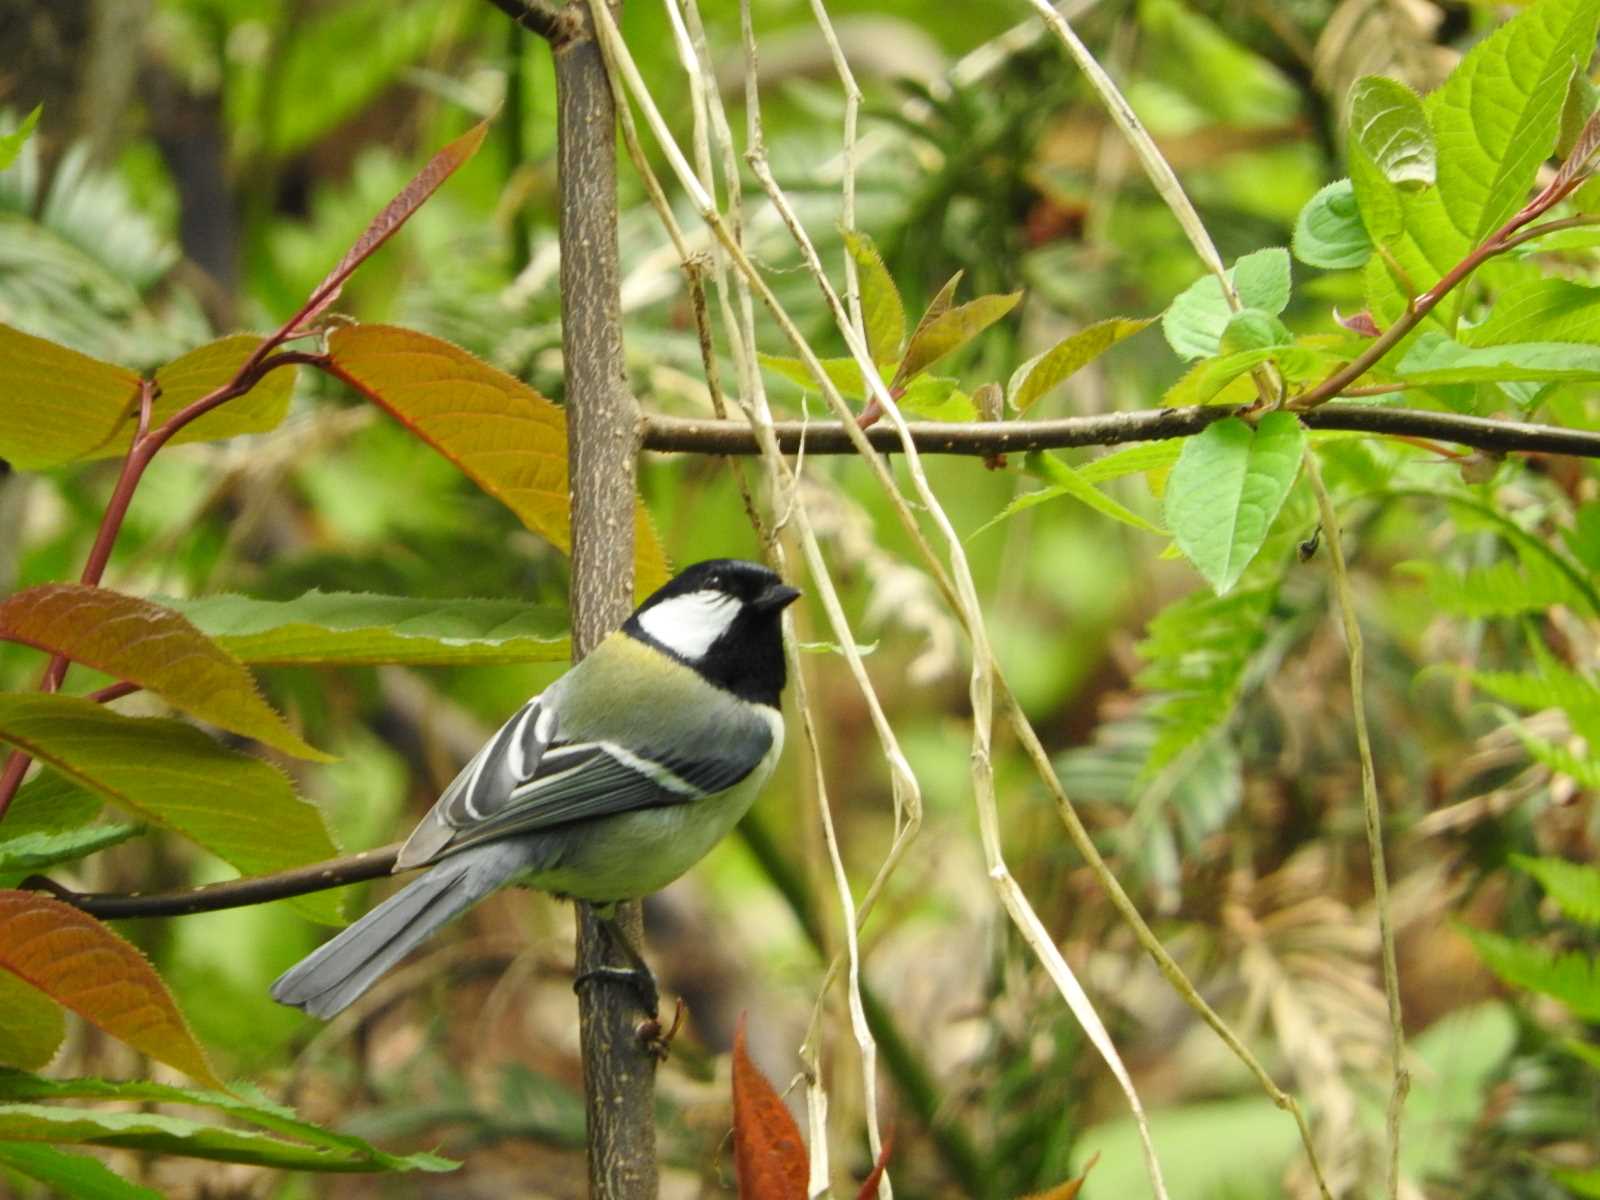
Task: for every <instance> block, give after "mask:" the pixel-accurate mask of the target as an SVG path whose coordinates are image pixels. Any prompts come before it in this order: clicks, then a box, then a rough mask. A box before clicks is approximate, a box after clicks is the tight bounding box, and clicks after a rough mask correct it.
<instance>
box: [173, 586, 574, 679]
mask: <svg viewBox="0 0 1600 1200" xmlns="http://www.w3.org/2000/svg"><path fill="white" fill-rule="evenodd" d="M162 603H163V604H165V605H167V606H168V607H170V608H173V609H175V610H177V611H178V612H181V613H183V614H184V616H186V617H187V618H188V619H189V620H191V621H193V622H194V623H195V625H196V626H198V627H199V628H200V629H201V630H203V631H204V632H205V633H206V634H207V635H208V636H210V637H211V638H212V639H213V640H214V641H215V642H216V643H217V644H218V645H220V646H222V647H223V648H224V649H226V650H227V651H229V652H230V653H231V654H233V655H234V656H235V657H237V658H239V659H240V660H242V661H244V662H248V663H257V664H272V665H291V664H295V665H324V666H328V665H339V666H357V665H367V664H378V663H404V664H406V665H408V666H450V665H456V664H467V663H471V664H476V665H479V666H492V665H496V664H504V663H532V662H565V661H566V659H567V658H568V657H569V655H570V645H569V643H568V640H567V617H566V613H564V612H563V611H561V610H560V609H557V608H550V607H540V606H536V605H530V604H526V603H524V602H523V601H521V600H414V599H411V598H410V597H407V596H376V595H372V594H370V593H365V592H361V593H357V592H322V591H310V592H307V593H305V595H303V596H299V597H297V598H295V599H293V600H257V599H255V598H254V597H251V596H237V595H219V596H203V597H200V598H198V599H192V600H175V599H167V598H163V599H162Z"/></svg>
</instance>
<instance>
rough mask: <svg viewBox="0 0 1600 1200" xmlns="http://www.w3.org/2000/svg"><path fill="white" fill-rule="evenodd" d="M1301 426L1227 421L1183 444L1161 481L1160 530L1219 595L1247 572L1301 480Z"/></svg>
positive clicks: (1286, 416)
mask: <svg viewBox="0 0 1600 1200" xmlns="http://www.w3.org/2000/svg"><path fill="white" fill-rule="evenodd" d="M1305 441H1306V433H1305V427H1304V426H1303V425H1301V424H1300V421H1299V418H1297V417H1295V416H1294V415H1293V414H1291V413H1285V412H1276V413H1268V414H1267V415H1266V416H1264V417H1263V418H1262V419H1261V421H1260V423H1259V424H1258V425H1257V426H1256V427H1255V428H1251V426H1249V425H1247V424H1246V423H1245V422H1243V421H1241V420H1239V418H1237V417H1228V418H1227V419H1225V420H1222V421H1218V422H1216V423H1215V424H1213V425H1211V426H1209V427H1207V428H1206V429H1205V430H1204V431H1202V432H1201V433H1198V434H1196V435H1195V436H1194V437H1192V438H1190V439H1188V441H1187V442H1186V443H1185V444H1184V447H1183V452H1182V454H1181V455H1180V456H1179V458H1178V462H1177V465H1176V466H1174V467H1173V469H1172V476H1171V478H1170V479H1169V480H1168V481H1167V494H1166V515H1167V525H1168V526H1169V527H1170V528H1171V530H1172V535H1173V539H1174V540H1175V541H1176V542H1177V544H1178V547H1179V548H1180V549H1181V550H1182V551H1183V553H1184V555H1185V556H1186V557H1187V558H1188V559H1189V561H1190V562H1191V563H1193V564H1194V566H1195V569H1196V570H1198V571H1199V572H1200V574H1202V575H1203V576H1205V578H1206V579H1207V581H1209V582H1210V584H1211V586H1212V587H1213V588H1214V589H1215V590H1216V592H1217V594H1218V595H1222V594H1224V593H1226V592H1227V591H1228V590H1229V589H1230V588H1232V587H1233V585H1234V584H1235V583H1237V582H1238V580H1239V576H1240V575H1242V574H1243V573H1244V569H1245V567H1247V566H1249V565H1250V560H1251V559H1252V558H1254V557H1255V556H1256V554H1257V552H1258V551H1260V549H1261V545H1262V543H1263V542H1265V541H1266V537H1267V531H1268V530H1270V529H1271V528H1272V522H1273V519H1274V518H1275V517H1277V515H1278V510H1279V509H1280V508H1282V507H1283V502H1284V500H1285V499H1286V498H1287V497H1288V495H1289V488H1290V486H1291V485H1293V483H1294V481H1295V477H1296V476H1297V475H1298V474H1299V473H1300V459H1301V457H1302V455H1303V454H1304V453H1305Z"/></svg>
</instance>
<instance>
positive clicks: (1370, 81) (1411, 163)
mask: <svg viewBox="0 0 1600 1200" xmlns="http://www.w3.org/2000/svg"><path fill="white" fill-rule="evenodd" d="M1350 136H1351V137H1352V138H1353V139H1354V140H1355V142H1356V144H1357V145H1359V146H1360V148H1361V150H1362V152H1363V153H1364V154H1365V155H1366V157H1367V158H1368V159H1369V160H1370V161H1371V162H1372V164H1373V165H1374V166H1376V167H1377V169H1378V171H1379V172H1380V173H1381V174H1382V175H1383V177H1384V179H1386V180H1388V181H1389V182H1390V183H1392V184H1394V185H1395V186H1397V187H1402V188H1405V187H1412V188H1417V187H1428V186H1431V185H1432V184H1433V182H1434V180H1435V178H1436V177H1437V172H1438V152H1437V150H1436V148H1435V146H1434V141H1433V128H1432V127H1431V126H1430V125H1429V124H1428V117H1427V114H1426V112H1424V111H1423V107H1422V98H1421V97H1420V96H1418V95H1417V94H1416V93H1415V92H1413V91H1412V90H1411V89H1410V88H1408V87H1407V86H1406V85H1405V84H1403V83H1401V82H1399V81H1398V80H1395V79H1387V78H1385V77H1383V76H1381V75H1365V76H1363V77H1362V78H1360V79H1358V80H1356V82H1355V84H1354V85H1353V86H1352V87H1351V89H1350Z"/></svg>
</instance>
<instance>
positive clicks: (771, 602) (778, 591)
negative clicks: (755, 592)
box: [753, 583, 800, 612]
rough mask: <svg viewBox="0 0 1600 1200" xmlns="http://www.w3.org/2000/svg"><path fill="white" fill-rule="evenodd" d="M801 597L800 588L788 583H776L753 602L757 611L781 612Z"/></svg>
mask: <svg viewBox="0 0 1600 1200" xmlns="http://www.w3.org/2000/svg"><path fill="white" fill-rule="evenodd" d="M798 599H800V589H799V588H793V587H790V586H789V585H788V584H787V583H775V584H773V585H772V586H771V587H769V588H767V590H766V591H764V592H762V593H761V594H760V595H759V596H757V597H756V598H755V600H754V602H753V604H754V607H755V610H756V611H757V612H779V611H780V610H782V609H785V608H788V607H789V605H791V604H793V603H794V602H795V601H796V600H798Z"/></svg>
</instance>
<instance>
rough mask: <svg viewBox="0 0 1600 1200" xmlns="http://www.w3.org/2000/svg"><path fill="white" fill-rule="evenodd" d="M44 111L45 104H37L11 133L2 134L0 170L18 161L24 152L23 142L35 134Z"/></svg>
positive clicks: (0, 136)
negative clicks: (18, 156) (18, 157)
mask: <svg viewBox="0 0 1600 1200" xmlns="http://www.w3.org/2000/svg"><path fill="white" fill-rule="evenodd" d="M43 112H44V105H43V104H35V105H34V106H33V111H32V112H30V113H29V114H28V115H27V116H25V117H23V118H22V124H21V125H18V126H17V127H16V128H15V129H13V130H12V131H11V132H10V133H7V134H0V171H4V170H5V169H6V168H7V167H9V166H10V165H11V164H12V163H14V162H16V161H17V155H19V154H21V153H22V147H23V144H24V143H25V142H26V141H27V140H28V139H29V138H30V137H32V136H33V131H34V129H35V128H37V126H38V124H39V117H40V115H41V114H42V113H43Z"/></svg>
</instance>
